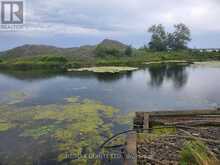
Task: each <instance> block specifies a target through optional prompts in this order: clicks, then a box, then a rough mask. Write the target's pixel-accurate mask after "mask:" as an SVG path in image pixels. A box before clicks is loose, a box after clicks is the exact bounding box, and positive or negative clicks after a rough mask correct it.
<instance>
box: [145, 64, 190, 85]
mask: <svg viewBox="0 0 220 165" xmlns="http://www.w3.org/2000/svg"><path fill="white" fill-rule="evenodd" d="M187 66H188V65H178V64H160V65H151V66H149V68H148V71H149V74H150V82H149V84H150V85H151V86H152V87H160V86H162V85H163V83H164V81H165V80H171V81H172V82H173V84H174V87H175V88H182V87H184V85H185V84H186V83H187V80H188V74H187V71H186V67H187Z"/></svg>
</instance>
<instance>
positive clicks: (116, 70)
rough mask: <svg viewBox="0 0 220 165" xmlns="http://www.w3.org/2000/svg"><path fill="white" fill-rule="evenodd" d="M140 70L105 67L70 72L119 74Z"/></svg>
mask: <svg viewBox="0 0 220 165" xmlns="http://www.w3.org/2000/svg"><path fill="white" fill-rule="evenodd" d="M137 69H138V68H134V67H117V66H103V67H89V68H79V69H68V71H70V72H71V71H78V72H82V71H89V72H96V73H119V72H125V71H133V70H137Z"/></svg>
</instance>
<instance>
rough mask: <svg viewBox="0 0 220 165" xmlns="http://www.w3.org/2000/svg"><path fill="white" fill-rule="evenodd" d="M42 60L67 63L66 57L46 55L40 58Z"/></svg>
mask: <svg viewBox="0 0 220 165" xmlns="http://www.w3.org/2000/svg"><path fill="white" fill-rule="evenodd" d="M40 61H41V62H45V63H66V62H67V59H66V58H65V57H49V56H45V57H42V58H41V59H40Z"/></svg>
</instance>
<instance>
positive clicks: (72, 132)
mask: <svg viewBox="0 0 220 165" xmlns="http://www.w3.org/2000/svg"><path fill="white" fill-rule="evenodd" d="M64 100H65V101H66V102H65V103H64V104H50V105H41V106H39V105H38V106H26V107H16V106H15V105H7V106H6V105H4V106H3V105H0V113H1V116H0V121H2V122H0V123H4V124H0V132H1V131H7V130H9V129H10V128H11V126H13V127H14V128H19V130H21V133H20V134H19V135H18V137H20V138H26V137H30V138H33V140H35V141H39V140H40V139H41V140H42V138H44V141H47V140H48V139H47V138H52V139H53V140H54V141H56V143H55V144H54V145H55V148H56V150H57V152H58V153H59V154H58V155H57V160H59V161H62V160H64V159H65V158H66V154H67V153H71V154H74V155H80V153H81V152H82V151H83V152H84V153H94V152H95V150H96V149H97V148H98V147H99V146H100V145H101V144H102V143H103V142H104V140H106V139H107V138H109V137H111V136H112V135H113V134H112V129H113V125H114V124H113V123H114V122H118V121H116V120H117V118H116V117H115V116H117V115H116V114H117V113H118V112H119V109H117V108H114V107H112V106H108V105H104V104H102V103H101V102H97V101H94V100H89V99H84V100H80V99H79V98H78V97H70V98H66V99H64ZM3 121H4V122H3ZM5 121H7V122H5ZM110 121H112V123H110ZM77 161H80V162H84V163H82V164H88V161H89V160H87V159H82V160H81V159H80V160H77ZM74 163H75V162H74Z"/></svg>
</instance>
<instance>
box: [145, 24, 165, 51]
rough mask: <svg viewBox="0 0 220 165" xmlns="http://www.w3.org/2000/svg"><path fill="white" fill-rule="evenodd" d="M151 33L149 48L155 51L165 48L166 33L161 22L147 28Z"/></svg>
mask: <svg viewBox="0 0 220 165" xmlns="http://www.w3.org/2000/svg"><path fill="white" fill-rule="evenodd" d="M148 32H150V33H152V36H151V41H150V42H149V48H150V49H152V50H156V51H164V50H167V33H166V32H165V29H164V27H163V25H162V24H159V25H153V26H151V27H150V28H149V29H148Z"/></svg>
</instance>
